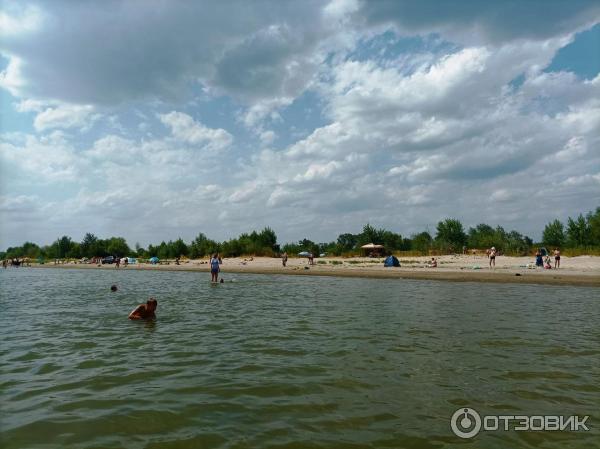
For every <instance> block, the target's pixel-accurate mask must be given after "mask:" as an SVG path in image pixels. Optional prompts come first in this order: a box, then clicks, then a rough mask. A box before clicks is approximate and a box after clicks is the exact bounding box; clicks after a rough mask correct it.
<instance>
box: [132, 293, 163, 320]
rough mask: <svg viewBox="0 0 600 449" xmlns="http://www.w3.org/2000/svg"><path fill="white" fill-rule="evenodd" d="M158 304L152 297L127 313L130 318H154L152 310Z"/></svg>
mask: <svg viewBox="0 0 600 449" xmlns="http://www.w3.org/2000/svg"><path fill="white" fill-rule="evenodd" d="M157 306H158V302H157V301H156V299H154V298H150V299H149V300H148V301H146V304H140V305H139V306H137V307H136V308H135V309H133V310H132V311H131V313H130V314H129V319H130V320H151V319H154V318H156V314H155V313H154V311H155V310H156V307H157Z"/></svg>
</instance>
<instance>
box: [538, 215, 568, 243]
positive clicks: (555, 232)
mask: <svg viewBox="0 0 600 449" xmlns="http://www.w3.org/2000/svg"><path fill="white" fill-rule="evenodd" d="M542 241H543V242H544V244H545V245H547V246H558V247H560V246H564V245H565V229H564V226H563V224H562V223H561V222H560V221H559V220H554V221H552V222H550V223H548V224H547V225H546V227H545V228H544V232H543V233H542Z"/></svg>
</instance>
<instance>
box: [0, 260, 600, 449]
mask: <svg viewBox="0 0 600 449" xmlns="http://www.w3.org/2000/svg"><path fill="white" fill-rule="evenodd" d="M225 276H226V278H227V279H228V280H232V279H234V280H235V282H232V283H227V284H224V285H218V286H211V285H210V284H209V282H208V280H209V275H208V274H206V273H177V272H148V271H126V270H121V271H117V270H114V271H113V270H102V271H100V270H58V269H56V270H53V269H32V268H19V269H8V270H2V271H1V272H0V282H1V289H0V292H1V296H0V306H1V309H0V310H1V313H0V325H1V327H2V330H3V332H2V340H1V345H0V404H1V405H0V445H1V446H2V447H3V448H5V449H8V448H19V449H23V448H35V447H39V448H86V449H87V448H121V447H123V448H167V449H169V448H298V449H300V448H351V449H352V448H362V447H370V448H444V447H469V448H470V447H477V448H508V447H511V448H526V447H539V448H564V447H570V448H590V447H598V445H599V444H600V443H599V442H600V413H599V407H598V406H599V404H600V291H599V289H593V288H576V287H554V286H552V287H549V286H548V287H541V286H534V285H531V286H529V285H498V284H476V283H443V282H428V281H407V280H366V279H347V278H328V277H304V276H259V275H227V274H225ZM112 283H117V284H118V285H119V291H118V292H117V293H111V292H110V290H109V287H110V285H111V284H112ZM150 295H153V296H156V298H157V299H158V309H157V315H158V319H157V320H156V321H155V322H132V321H129V320H128V319H127V314H128V313H129V311H130V310H131V309H133V307H134V306H135V305H136V304H138V303H140V302H143V301H145V300H146V299H147V298H148V297H149V296H150ZM462 406H468V407H471V408H474V409H475V410H477V411H478V412H479V413H480V414H482V415H491V414H501V415H519V414H521V415H545V414H552V415H555V414H560V415H580V416H583V415H589V416H590V418H589V419H588V421H587V425H588V427H589V428H590V430H589V431H588V432H567V431H562V432H551V431H545V432H516V431H508V432H507V431H495V432H494V431H487V432H481V433H479V435H477V436H476V437H475V438H473V439H470V440H463V439H460V438H458V437H456V436H454V435H453V433H452V431H451V429H450V417H451V416H452V414H453V413H454V411H455V410H456V409H457V408H459V407H462Z"/></svg>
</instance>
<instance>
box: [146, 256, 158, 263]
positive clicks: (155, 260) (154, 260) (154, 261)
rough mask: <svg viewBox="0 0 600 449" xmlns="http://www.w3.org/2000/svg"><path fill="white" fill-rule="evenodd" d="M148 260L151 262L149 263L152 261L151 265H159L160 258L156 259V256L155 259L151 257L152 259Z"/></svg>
mask: <svg viewBox="0 0 600 449" xmlns="http://www.w3.org/2000/svg"><path fill="white" fill-rule="evenodd" d="M148 260H149V261H150V263H152V264H156V263H158V257H156V256H154V257H151V258H150V259H148Z"/></svg>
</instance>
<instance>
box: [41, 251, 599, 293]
mask: <svg viewBox="0 0 600 449" xmlns="http://www.w3.org/2000/svg"><path fill="white" fill-rule="evenodd" d="M399 259H400V263H401V267H395V268H385V267H384V266H383V258H366V257H354V258H341V257H325V258H319V259H315V263H314V265H309V264H308V261H307V259H303V258H290V259H289V260H288V263H287V266H286V267H283V266H282V264H281V259H278V258H269V257H254V258H249V257H244V258H225V259H223V264H222V267H221V270H222V273H221V275H222V277H224V278H225V279H227V278H230V277H231V274H233V273H255V274H289V275H305V276H307V275H308V276H345V277H368V278H382V279H383V278H392V279H394V278H399V279H430V280H440V281H442V280H443V281H457V282H498V283H507V282H510V283H528V284H532V283H533V284H554V285H581V286H593V287H600V257H598V256H578V257H565V256H563V257H562V260H561V268H560V269H558V270H555V269H551V270H546V269H541V268H535V260H534V258H533V257H505V256H499V257H497V258H496V268H495V269H489V268H488V260H487V258H486V257H482V256H472V255H448V256H440V257H437V260H438V267H437V268H426V265H427V262H428V261H429V260H430V257H407V258H405V259H404V258H399ZM553 263H554V261H553ZM32 266H35V267H40V268H84V269H102V270H115V269H117V268H115V266H114V265H101V266H97V265H91V264H79V263H68V264H64V265H62V264H58V265H54V264H52V263H49V264H44V265H34V264H32ZM119 269H120V270H180V271H200V272H208V271H209V270H208V259H202V260H185V261H182V262H181V264H180V265H176V264H175V263H174V262H163V263H161V264H159V265H150V264H134V265H129V266H128V267H125V268H124V267H121V268H119Z"/></svg>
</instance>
